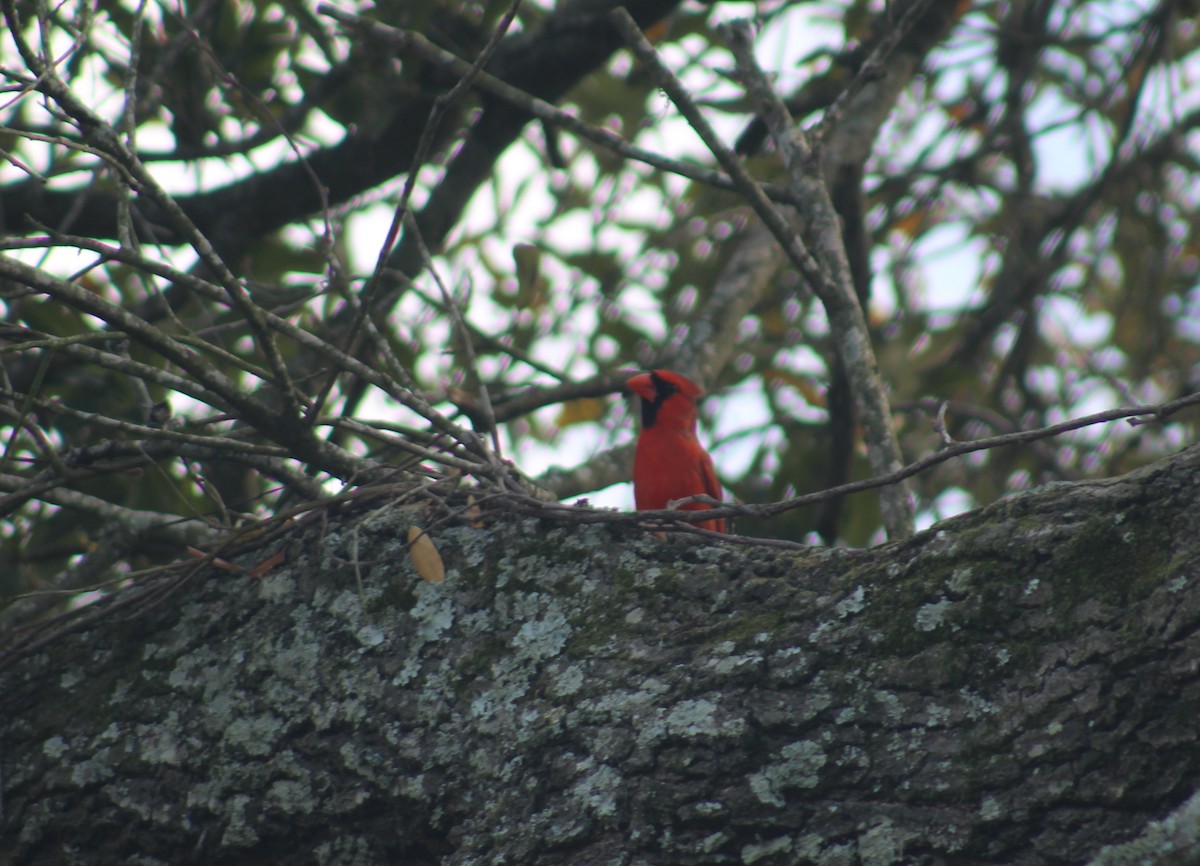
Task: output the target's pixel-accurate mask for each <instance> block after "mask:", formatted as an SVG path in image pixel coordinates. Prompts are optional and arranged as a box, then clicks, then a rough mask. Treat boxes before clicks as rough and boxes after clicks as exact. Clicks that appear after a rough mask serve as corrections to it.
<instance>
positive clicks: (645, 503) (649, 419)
mask: <svg viewBox="0 0 1200 866" xmlns="http://www.w3.org/2000/svg"><path fill="white" fill-rule="evenodd" d="M626 384H627V385H628V386H629V388H630V390H632V391H633V392H634V393H635V394H637V395H638V396H639V397H641V398H642V432H641V433H639V434H638V440H637V451H636V452H635V453H634V457H633V498H634V501H635V502H636V503H637V509H638V511H649V510H652V509H659V508H666V507H667V503H668V502H670V501H671V500H673V499H683V498H685V497H687V496H695V495H697V494H700V493H707V494H708V495H709V496H711V497H712V498H713V499H718V500H719V499H720V498H721V485H720V484H719V483H718V482H717V474H716V472H714V471H713V462H712V458H711V457H709V456H708V452H707V451H705V450H704V447H703V446H702V445H701V444H700V440H699V439H697V438H696V398H697V397H699V396H700V395H701V394H702V393H703V392H702V391H701V390H700V387H699V386H698V385H696V383H695V382H692V381H691V380H690V379H688V378H686V377H684V376H680V375H679V374H678V373H672V372H671V371H670V370H653V371H651V372H649V373H642V374H641V375H640V376H634V377H633V378H632V379H630V380H629V381H628V382H626ZM681 508H682V509H684V510H688V511H703V510H705V509H708V508H712V506H711V505H706V504H704V503H702V502H693V503H691V504H689V505H684V506H681ZM695 525H696V526H701V527H703V528H705V529H711V530H714V531H716V532H725V531H726V528H725V519H724V518H715V519H713V520H705V521H702V522H700V523H697V524H695Z"/></svg>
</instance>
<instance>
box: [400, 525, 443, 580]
mask: <svg viewBox="0 0 1200 866" xmlns="http://www.w3.org/2000/svg"><path fill="white" fill-rule="evenodd" d="M408 555H409V556H411V557H412V561H413V567H414V568H415V569H416V570H417V574H419V575H421V579H422V580H424V581H426V582H428V583H441V582H442V581H443V580H445V579H446V566H445V565H444V564H442V556H441V554H440V553H438V552H437V547H436V546H435V545H434V543H433V539H432V538H430V537H429V533H427V532H426V531H425V530H424V529H422V528H421V527H419V526H410V527H408Z"/></svg>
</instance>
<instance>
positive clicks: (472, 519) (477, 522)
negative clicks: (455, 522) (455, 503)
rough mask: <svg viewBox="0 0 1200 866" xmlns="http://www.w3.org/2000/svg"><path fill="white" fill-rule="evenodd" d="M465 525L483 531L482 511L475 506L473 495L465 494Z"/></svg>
mask: <svg viewBox="0 0 1200 866" xmlns="http://www.w3.org/2000/svg"><path fill="white" fill-rule="evenodd" d="M467 523H468V524H469V525H470V526H471V528H472V529H483V510H482V509H481V508H480V507H479V506H478V505H477V504H476V502H475V497H474V495H472V494H470V493H468V494H467Z"/></svg>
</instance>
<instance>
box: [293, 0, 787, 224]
mask: <svg viewBox="0 0 1200 866" xmlns="http://www.w3.org/2000/svg"><path fill="white" fill-rule="evenodd" d="M317 9H318V11H319V12H321V13H322V14H325V15H328V16H330V17H331V18H334V19H335V20H337V21H338V22H340V23H341V24H343V25H345V26H346V27H347V28H349V29H351V30H352V31H353V32H354V33H355V34H357V35H362V36H367V37H369V38H371V39H373V40H375V41H378V42H381V43H383V44H385V45H388V46H391V47H394V48H397V49H399V50H400V51H404V52H408V53H411V54H413V55H415V56H416V57H418V58H420V59H421V60H424V61H426V62H429V63H434V64H437V65H438V66H440V67H442V68H444V69H446V70H448V71H450V72H452V73H454V74H455V75H466V74H467V73H468V72H469V71H470V70H471V68H472V64H471V63H469V62H468V61H466V60H463V59H462V58H460V57H457V56H456V55H454V54H451V53H450V52H449V51H446V50H445V49H443V48H440V47H438V46H437V45H435V44H433V43H432V42H430V41H429V40H428V39H427V38H426V37H425V36H423V35H422V34H420V33H416V32H414V31H411V30H402V29H399V28H396V27H389V26H388V25H386V24H382V23H380V22H378V21H371V20H369V19H366V18H362V17H361V16H358V15H353V14H351V13H349V12H343V11H341V10H340V9H335V8H333V7H331V6H329V5H327V4H322V5H321V6H319V7H317ZM472 84H473V86H475V87H476V88H478V89H479V90H480V91H482V92H484V93H488V94H490V95H492V96H496V97H499V98H500V99H503V100H504V101H505V102H508V103H510V104H511V105H514V106H516V107H517V108H520V109H521V110H522V111H524V112H526V113H528V114H530V115H532V116H534V117H536V118H537V119H538V120H541V121H544V122H545V123H548V124H551V125H552V126H555V127H558V128H560V129H563V130H565V131H567V132H569V133H571V134H573V135H576V136H578V137H579V138H582V139H584V140H586V141H590V142H592V143H593V144H598V145H600V146H601V147H604V148H607V149H608V150H610V151H612V152H613V153H615V154H617V155H619V156H622V157H624V158H626V159H631V160H634V161H635V162H641V163H644V164H646V165H648V166H651V167H652V168H656V169H658V170H660V171H665V172H668V173H669V174H677V175H679V176H680V177H686V178H687V179H689V180H693V181H695V182H697V183H702V184H705V185H707V186H711V187H714V188H716V189H722V190H727V191H731V192H735V191H737V190H738V186H737V182H736V181H735V180H733V179H732V178H730V177H729V176H728V175H726V174H723V173H722V172H719V171H713V170H712V169H707V168H704V167H703V166H700V165H696V164H695V163H691V162H685V161H683V160H677V159H671V158H670V157H666V156H663V155H662V154H658V153H654V152H653V151H649V150H645V149H643V148H640V147H637V146H635V145H632V144H630V143H629V142H628V141H626V140H625V139H624V138H622V137H621V136H619V135H617V134H616V133H615V132H612V131H611V130H608V129H604V128H602V127H599V126H592V125H591V124H588V123H584V122H583V121H582V120H580V119H579V118H578V117H576V116H575V115H573V114H571V113H570V112H568V111H565V110H563V109H561V108H559V107H558V106H556V105H553V104H552V103H549V102H547V101H546V100H544V99H539V98H537V97H536V96H532V95H530V94H529V93H527V92H525V91H524V90H521V89H520V88H518V87H514V86H513V85H511V84H508V83H507V82H505V81H503V80H501V79H499V78H496V77H495V76H494V75H491V74H489V73H487V72H480V73H479V74H478V75H477V76H476V77H475V78H474V80H473V82H472ZM762 186H763V191H764V192H765V193H766V195H767V197H768V198H770V199H772V200H773V201H778V202H785V203H786V202H790V201H791V193H790V192H789V191H788V190H787V189H786V188H785V187H783V186H780V185H778V184H772V183H767V184H763V185H762Z"/></svg>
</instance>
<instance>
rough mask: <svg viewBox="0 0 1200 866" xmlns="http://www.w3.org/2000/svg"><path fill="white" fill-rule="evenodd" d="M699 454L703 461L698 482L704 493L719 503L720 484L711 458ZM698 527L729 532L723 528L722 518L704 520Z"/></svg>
mask: <svg viewBox="0 0 1200 866" xmlns="http://www.w3.org/2000/svg"><path fill="white" fill-rule="evenodd" d="M700 453H701V454H703V455H704V459H703V460H701V461H700V480H701V481H702V482H703V483H704V492H705V493H707V494H708V495H709V496H711V497H712V498H713V499H715V500H717V501H718V502H720V501H721V482H720V481H718V480H717V471H716V469H714V468H713V461H712V457H710V456H709V455H708V453H707V452H705V451H701V452H700ZM698 525H699V526H703V527H704V528H705V529H712V530H714V531H716V532H728V531H729V530H728V529H727V528H726V526H725V518H723V517H718V518H716V519H715V520H706V521H704V522H703V523H700V524H698Z"/></svg>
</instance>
